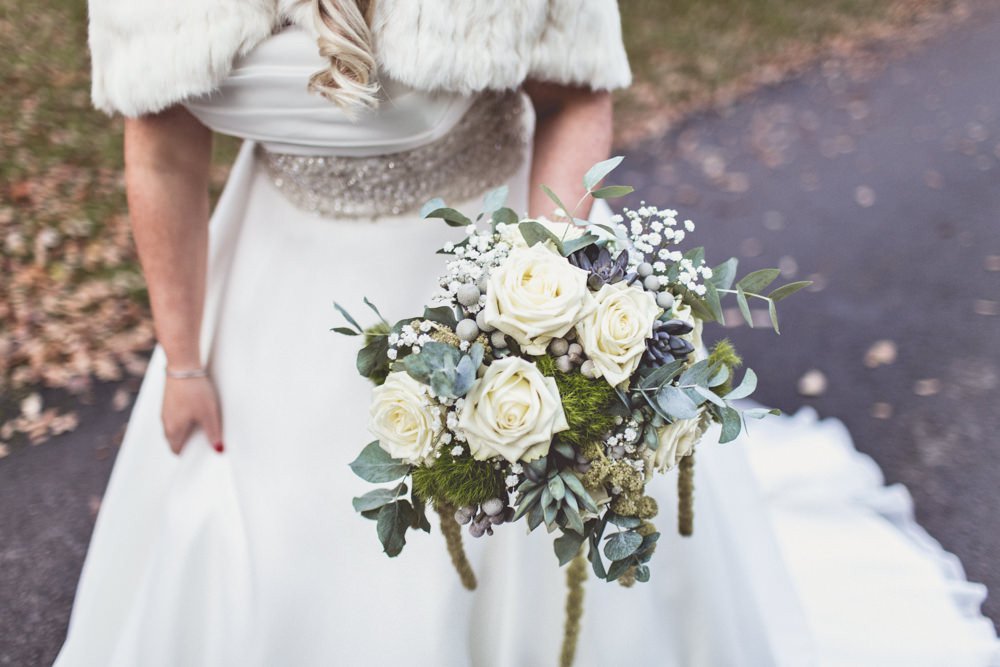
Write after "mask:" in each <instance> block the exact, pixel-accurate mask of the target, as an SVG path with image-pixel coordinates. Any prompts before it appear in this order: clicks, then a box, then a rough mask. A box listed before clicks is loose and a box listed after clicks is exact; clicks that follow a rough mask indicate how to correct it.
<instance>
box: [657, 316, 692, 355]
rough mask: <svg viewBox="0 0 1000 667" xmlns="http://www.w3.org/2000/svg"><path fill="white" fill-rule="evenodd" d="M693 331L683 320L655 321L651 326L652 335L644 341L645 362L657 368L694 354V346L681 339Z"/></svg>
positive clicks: (690, 325) (688, 323)
mask: <svg viewBox="0 0 1000 667" xmlns="http://www.w3.org/2000/svg"><path fill="white" fill-rule="evenodd" d="M692 331H694V326H693V325H692V324H691V323H690V322H685V321H684V320H667V321H665V322H664V321H662V320H657V321H656V323H655V324H654V325H653V335H652V336H651V337H650V338H649V339H648V340H647V341H646V355H645V358H646V360H647V361H650V362H652V363H653V364H655V365H657V366H662V365H663V364H669V363H670V362H671V361H674V360H675V359H684V358H686V357H687V356H688V355H689V354H691V353H692V352H694V345H692V344H691V342H690V341H688V340H685V339H683V338H681V336H685V335H687V334H689V333H691V332H692Z"/></svg>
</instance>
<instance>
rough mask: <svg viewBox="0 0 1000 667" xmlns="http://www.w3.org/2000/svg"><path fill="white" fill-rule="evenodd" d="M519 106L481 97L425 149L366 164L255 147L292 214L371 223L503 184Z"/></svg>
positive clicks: (513, 164) (514, 97)
mask: <svg viewBox="0 0 1000 667" xmlns="http://www.w3.org/2000/svg"><path fill="white" fill-rule="evenodd" d="M523 105H524V102H523V99H522V97H521V95H520V93H518V92H516V91H513V92H512V91H507V92H487V93H482V94H480V95H479V97H478V98H477V99H476V101H475V102H473V103H472V105H471V106H470V107H469V110H468V111H466V112H465V115H464V116H462V119H461V120H460V121H458V123H457V124H456V125H455V127H454V128H452V129H451V131H449V132H448V134H446V135H444V136H443V137H441V138H440V139H437V140H436V141H433V142H431V143H429V144H426V145H424V146H419V147H417V148H414V149H411V150H408V151H402V152H399V153H391V154H386V155H375V156H371V157H344V156H304V155H289V154H285V153H272V152H270V151H266V150H264V149H263V147H262V146H259V145H258V146H257V156H258V158H259V159H260V160H261V161H262V162H263V164H264V166H265V167H266V169H267V171H268V173H269V174H270V176H271V180H272V181H273V182H274V184H275V186H276V187H277V188H278V189H279V190H280V191H281V192H282V193H283V194H284V195H285V196H286V197H287V198H288V199H289V200H290V201H291V202H292V203H293V204H294V205H295V206H297V207H298V208H301V209H303V210H306V211H309V212H311V213H317V214H319V215H322V216H325V217H331V218H374V217H378V216H385V215H398V214H400V213H405V212H407V211H413V210H416V209H418V208H419V207H420V206H421V205H423V204H424V202H426V201H427V200H428V199H430V198H432V197H442V198H444V199H445V200H446V201H448V202H449V204H456V203H458V202H461V201H465V200H467V199H470V198H472V197H475V196H477V195H480V194H482V193H484V192H486V191H487V190H488V189H489V188H491V187H496V186H498V185H501V184H502V183H503V182H504V180H506V179H507V178H510V176H511V175H513V174H514V172H515V171H517V168H518V167H519V166H520V164H521V160H522V157H523V154H524V151H523V148H524V143H525V133H524V127H523V120H522V112H523Z"/></svg>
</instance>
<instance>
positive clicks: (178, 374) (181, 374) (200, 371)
mask: <svg viewBox="0 0 1000 667" xmlns="http://www.w3.org/2000/svg"><path fill="white" fill-rule="evenodd" d="M167 377H168V378H173V379H175V380H187V379H189V378H204V377H208V370H207V369H205V368H192V369H189V370H183V371H172V370H170V369H169V368H168V369H167Z"/></svg>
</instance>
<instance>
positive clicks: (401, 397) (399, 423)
mask: <svg viewBox="0 0 1000 667" xmlns="http://www.w3.org/2000/svg"><path fill="white" fill-rule="evenodd" d="M432 408H433V406H432V404H431V400H430V398H429V396H428V395H427V388H426V387H425V386H424V385H422V384H421V383H419V382H417V381H416V380H414V379H413V378H412V377H410V375H409V374H408V373H403V372H398V371H397V372H395V373H389V376H388V377H387V378H386V379H385V382H384V383H383V384H382V385H381V386H379V387H376V388H375V389H374V391H372V402H371V407H370V408H369V419H368V430H369V431H371V432H372V435H374V436H375V437H376V438H378V441H379V445H380V446H381V447H382V449H384V450H385V451H386V452H388V453H389V455H390V456H391V457H392V458H394V459H402V460H403V461H406V462H407V463H411V464H419V463H422V462H426V461H428V460H430V458H431V455H432V454H433V453H434V441H435V438H436V436H437V434H438V433H439V432H440V430H441V417H440V415H439V414H437V415H436V414H435V413H434V412H433V410H432Z"/></svg>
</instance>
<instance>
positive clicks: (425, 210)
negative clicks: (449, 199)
mask: <svg viewBox="0 0 1000 667" xmlns="http://www.w3.org/2000/svg"><path fill="white" fill-rule="evenodd" d="M442 208H447V205H446V204H445V203H444V200H443V199H441V198H440V197H435V198H434V199H431V200H429V201H428V202H427V203H425V204H424V205H423V206H421V207H420V217H421V218H426V217H427V216H428V215H429V214H430V213H431V212H432V211H437V210H440V209H442Z"/></svg>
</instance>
